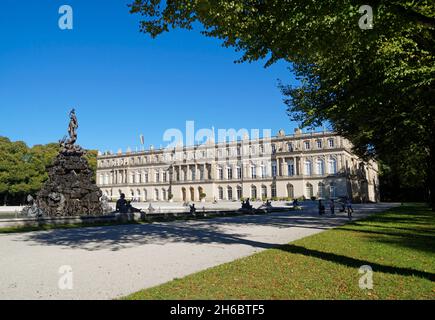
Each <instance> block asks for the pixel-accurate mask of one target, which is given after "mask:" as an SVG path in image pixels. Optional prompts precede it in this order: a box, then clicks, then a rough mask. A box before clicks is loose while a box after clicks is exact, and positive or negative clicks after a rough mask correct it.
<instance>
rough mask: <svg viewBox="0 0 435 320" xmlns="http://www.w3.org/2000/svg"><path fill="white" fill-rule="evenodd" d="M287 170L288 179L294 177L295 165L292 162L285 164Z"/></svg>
mask: <svg viewBox="0 0 435 320" xmlns="http://www.w3.org/2000/svg"><path fill="white" fill-rule="evenodd" d="M287 169H288V175H289V177H293V176H294V175H295V164H294V162H293V161H289V162H287Z"/></svg>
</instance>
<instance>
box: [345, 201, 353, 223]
mask: <svg viewBox="0 0 435 320" xmlns="http://www.w3.org/2000/svg"><path fill="white" fill-rule="evenodd" d="M346 211H347V216H348V217H349V220H350V221H352V214H353V208H352V201H351V200H350V199H347V201H346Z"/></svg>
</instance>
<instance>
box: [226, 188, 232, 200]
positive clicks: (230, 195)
mask: <svg viewBox="0 0 435 320" xmlns="http://www.w3.org/2000/svg"><path fill="white" fill-rule="evenodd" d="M227 191H228V200H230V201H232V200H233V188H231V187H228V190H227Z"/></svg>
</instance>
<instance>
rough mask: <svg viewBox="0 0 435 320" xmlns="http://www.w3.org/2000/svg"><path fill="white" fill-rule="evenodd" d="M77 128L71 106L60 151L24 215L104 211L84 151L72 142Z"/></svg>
mask: <svg viewBox="0 0 435 320" xmlns="http://www.w3.org/2000/svg"><path fill="white" fill-rule="evenodd" d="M78 127H79V125H78V121H77V116H76V113H75V110H74V109H73V110H72V111H71V112H70V123H69V127H68V135H69V139H67V138H66V137H64V138H63V139H62V140H61V141H59V146H60V152H59V154H58V155H57V157H56V158H55V159H54V161H53V163H52V164H51V165H50V166H49V167H48V168H47V170H48V176H49V179H48V181H47V182H46V183H45V184H44V186H43V187H42V189H41V191H39V192H38V194H37V197H36V201H35V202H34V203H32V204H31V208H33V209H32V210H29V209H28V215H35V213H36V214H40V212H42V213H43V216H48V217H57V216H61V217H65V216H82V215H102V214H104V212H105V211H106V210H105V209H104V208H103V204H102V203H101V201H100V199H101V198H102V192H101V190H100V189H99V188H98V187H97V185H96V184H95V183H94V182H93V174H94V173H93V171H92V170H91V168H90V167H89V164H88V161H87V160H86V159H85V157H84V156H85V155H86V151H85V150H84V149H83V148H81V147H80V146H79V145H76V141H77V129H78ZM36 208H38V209H39V210H40V211H37V210H36ZM23 213H24V212H23ZM24 214H25V213H24Z"/></svg>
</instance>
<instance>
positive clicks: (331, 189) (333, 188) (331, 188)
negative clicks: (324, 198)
mask: <svg viewBox="0 0 435 320" xmlns="http://www.w3.org/2000/svg"><path fill="white" fill-rule="evenodd" d="M329 197H330V198H337V187H336V186H335V183H333V182H331V184H330V185H329Z"/></svg>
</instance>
